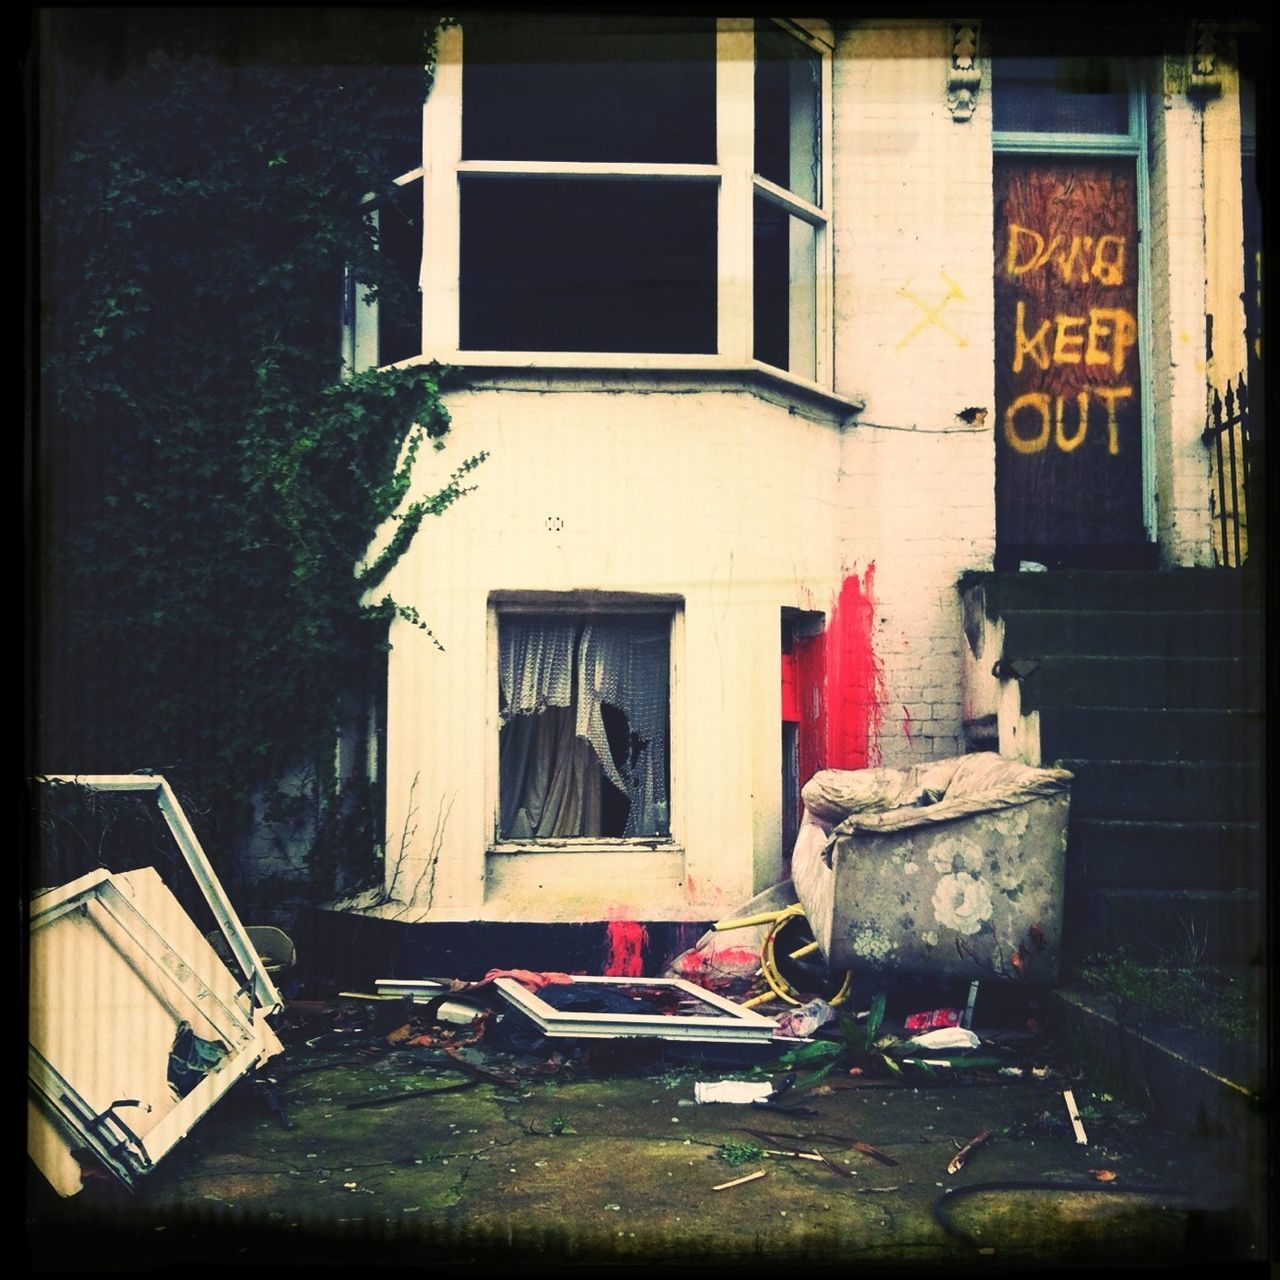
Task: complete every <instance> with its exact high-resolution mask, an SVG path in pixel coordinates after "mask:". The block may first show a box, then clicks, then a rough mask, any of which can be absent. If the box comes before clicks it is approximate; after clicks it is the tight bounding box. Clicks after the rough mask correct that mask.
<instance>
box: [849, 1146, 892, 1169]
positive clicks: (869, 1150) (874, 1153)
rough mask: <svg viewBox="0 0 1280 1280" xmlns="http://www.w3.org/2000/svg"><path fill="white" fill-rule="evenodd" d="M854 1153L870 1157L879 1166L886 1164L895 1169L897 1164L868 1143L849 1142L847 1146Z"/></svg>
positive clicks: (890, 1157)
mask: <svg viewBox="0 0 1280 1280" xmlns="http://www.w3.org/2000/svg"><path fill="white" fill-rule="evenodd" d="M849 1145H850V1146H851V1147H852V1148H853V1149H854V1150H855V1151H859V1152H861V1153H862V1154H863V1155H864V1156H870V1157H871V1158H872V1159H873V1160H879V1161H880V1163H881V1164H887V1165H889V1166H890V1167H893V1168H896V1167H897V1164H898V1162H897V1161H896V1160H895V1159H894V1158H893V1157H892V1156H891V1155H887V1154H886V1153H885V1152H883V1151H881V1150H880V1149H879V1148H877V1147H873V1146H872V1145H871V1144H870V1143H869V1142H851V1143H850V1144H849Z"/></svg>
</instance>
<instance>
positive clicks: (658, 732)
mask: <svg viewBox="0 0 1280 1280" xmlns="http://www.w3.org/2000/svg"><path fill="white" fill-rule="evenodd" d="M669 635H670V620H669V619H668V618H665V617H647V616H634V617H626V618H585V619H584V618H580V617H579V618H532V617H531V618H514V617H508V618H503V619H502V620H501V624H500V628H499V640H498V649H499V656H498V683H499V688H500V690H501V696H502V703H501V715H502V722H503V729H502V740H501V750H500V760H499V796H500V806H499V807H500V810H501V814H500V824H501V835H502V837H503V838H505V839H547V838H552V837H560V838H565V837H571V836H600V835H604V834H617V832H616V830H615V831H614V832H612V833H606V832H605V831H604V830H603V829H602V817H603V814H604V811H605V810H606V809H607V808H608V805H607V804H606V803H604V802H605V797H604V795H603V792H602V788H603V787H604V786H605V785H612V786H613V787H615V788H617V790H618V791H619V792H620V793H621V794H622V795H623V796H625V797H626V800H627V802H628V809H627V816H626V823H625V827H624V828H623V830H622V835H624V836H653V835H665V834H666V833H667V830H668V807H667V706H668V686H669V639H668V637H669ZM606 703H607V704H608V705H609V706H610V707H615V708H617V710H618V711H619V712H621V713H622V715H623V716H624V717H625V720H626V742H625V746H623V744H622V743H619V744H618V755H617V756H615V752H614V749H613V748H612V747H611V746H610V742H609V737H608V734H607V732H606V714H605V704H606ZM618 756H620V757H622V758H621V759H619V758H618Z"/></svg>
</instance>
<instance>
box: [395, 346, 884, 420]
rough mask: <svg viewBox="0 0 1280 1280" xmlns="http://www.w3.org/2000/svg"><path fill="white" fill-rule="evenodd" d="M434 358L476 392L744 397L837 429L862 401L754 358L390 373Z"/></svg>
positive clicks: (578, 361)
mask: <svg viewBox="0 0 1280 1280" xmlns="http://www.w3.org/2000/svg"><path fill="white" fill-rule="evenodd" d="M437 358H438V359H439V360H440V363H441V364H446V365H451V366H452V367H454V368H456V369H459V370H460V371H462V374H463V377H464V383H463V385H465V386H467V387H469V388H471V389H475V390H519V391H530V390H532V391H584V390H590V391H608V392H617V391H632V392H636V393H637V394H650V393H659V392H672V391H675V392H685V391H747V392H750V393H751V394H754V395H758V396H759V397H760V398H761V399H764V400H768V401H770V402H771V403H773V404H778V405H781V406H782V407H783V408H786V409H788V410H790V411H792V412H799V411H801V410H802V409H803V410H804V411H806V416H810V417H814V418H816V419H817V420H819V421H825V422H829V423H831V424H833V425H834V426H838V427H846V426H853V425H856V424H854V423H853V422H852V421H851V420H852V419H853V418H854V417H855V416H856V415H857V414H858V413H860V412H861V411H862V409H863V407H864V406H863V402H862V401H861V400H858V399H855V398H853V397H851V396H844V395H839V394H837V393H836V392H834V391H831V390H829V389H828V388H826V387H823V386H821V385H819V384H818V383H816V382H811V381H809V379H807V378H801V377H798V376H797V375H795V374H792V373H787V372H786V371H785V370H782V369H776V368H774V367H773V366H772V365H767V364H763V363H762V362H760V361H759V360H749V361H746V362H745V363H744V362H741V361H732V360H726V359H723V358H721V357H719V356H709V355H688V354H683V353H681V354H668V355H663V354H652V353H649V352H640V353H635V354H625V355H618V354H616V353H612V352H563V351H549V352H543V351H538V352H529V351H456V352H453V353H452V354H450V355H448V356H442V357H435V356H426V355H421V356H413V357H411V358H410V359H408V360H402V361H400V362H399V363H398V364H396V365H393V366H390V367H392V368H397V369H409V368H412V367H413V366H415V365H419V364H428V363H430V362H431V361H432V360H434V359H437Z"/></svg>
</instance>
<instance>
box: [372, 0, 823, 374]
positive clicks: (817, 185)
mask: <svg viewBox="0 0 1280 1280" xmlns="http://www.w3.org/2000/svg"><path fill="white" fill-rule="evenodd" d="M829 54H830V42H829V39H827V40H824V39H823V33H822V32H821V31H819V32H817V33H815V32H813V31H810V30H808V29H805V28H802V27H800V26H798V25H793V24H791V23H780V22H774V21H768V20H753V19H720V20H715V19H712V18H675V17H672V18H651V17H634V16H608V17H600V16H594V17H593V16H586V15H582V16H578V15H575V16H572V17H549V16H545V15H538V16H537V17H536V18H532V19H524V18H517V17H515V16H506V15H504V17H503V18H502V20H501V21H498V20H497V19H496V18H488V17H479V18H477V19H475V20H473V21H472V22H470V23H468V24H466V26H465V29H462V28H456V27H455V28H450V29H448V30H447V31H445V32H444V33H443V34H442V37H441V40H440V44H439V57H438V64H437V71H436V77H435V83H434V87H433V90H432V93H431V96H430V98H429V100H428V102H427V106H426V111H425V113H424V119H425V145H424V156H425V168H424V173H425V180H424V183H423V205H424V212H423V217H422V220H421V223H422V226H423V228H424V232H425V234H424V260H423V265H422V273H421V282H422V287H423V329H422V350H423V351H424V352H425V353H426V354H427V355H429V356H432V357H435V358H438V359H442V360H446V361H451V362H455V363H461V364H503V363H507V364H509V363H521V364H545V365H557V364H558V365H579V366H581V365H587V366H592V365H594V366H606V365H609V364H618V363H619V360H618V357H626V360H625V362H624V363H626V364H627V365H630V366H635V367H664V366H665V367H673V368H680V367H716V366H720V367H742V366H746V365H749V364H752V363H759V364H763V365H767V366H769V367H770V368H773V369H775V370H783V371H786V372H788V373H790V374H792V375H795V376H797V377H799V378H802V379H804V380H806V381H809V382H814V383H818V384H819V385H822V384H827V383H829V380H830V358H829V352H830V333H829V329H830V305H829V302H828V300H827V292H828V281H829V278H830V252H831V250H830V237H829V221H830V215H829V205H828V187H829V182H828V178H827V174H828V172H829V162H828V159H827V157H828V153H829V146H830V143H829V129H828V127H827V125H826V120H827V116H828V112H829V105H830V66H829ZM357 311H358V308H357ZM384 362H385V361H384Z"/></svg>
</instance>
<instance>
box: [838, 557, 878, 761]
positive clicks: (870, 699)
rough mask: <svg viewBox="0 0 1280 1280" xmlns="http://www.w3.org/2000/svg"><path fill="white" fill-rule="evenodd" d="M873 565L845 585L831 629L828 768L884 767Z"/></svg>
mask: <svg viewBox="0 0 1280 1280" xmlns="http://www.w3.org/2000/svg"><path fill="white" fill-rule="evenodd" d="M875 576H876V567H875V565H874V564H869V565H867V570H866V573H865V574H864V575H863V581H862V582H859V581H858V575H857V574H856V573H853V574H850V575H849V576H848V577H847V578H846V579H845V580H844V586H843V587H842V588H841V589H840V599H839V600H838V601H837V602H836V607H835V608H834V609H833V610H832V613H831V625H830V626H829V627H828V628H827V767H828V768H829V769H865V768H867V766H868V765H877V764H879V763H880V721H881V717H882V715H883V708H884V671H883V668H882V667H881V665H880V662H879V660H878V659H877V658H876V655H875V649H874V648H873V646H872V642H873V639H874V636H875V621H876V618H875V612H876V604H875V595H874V590H873V588H874V586H875Z"/></svg>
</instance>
